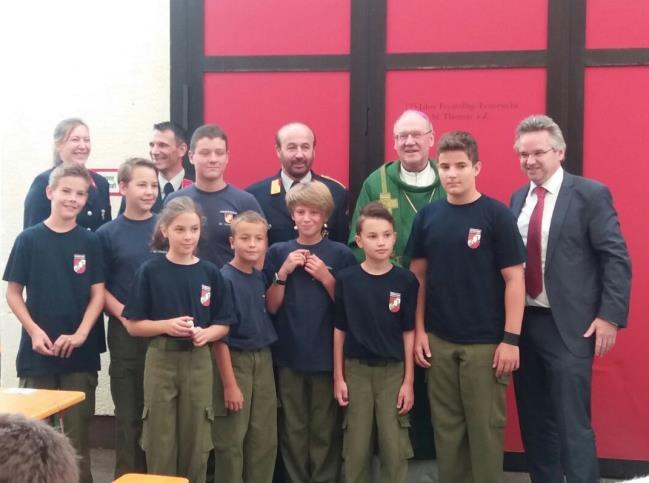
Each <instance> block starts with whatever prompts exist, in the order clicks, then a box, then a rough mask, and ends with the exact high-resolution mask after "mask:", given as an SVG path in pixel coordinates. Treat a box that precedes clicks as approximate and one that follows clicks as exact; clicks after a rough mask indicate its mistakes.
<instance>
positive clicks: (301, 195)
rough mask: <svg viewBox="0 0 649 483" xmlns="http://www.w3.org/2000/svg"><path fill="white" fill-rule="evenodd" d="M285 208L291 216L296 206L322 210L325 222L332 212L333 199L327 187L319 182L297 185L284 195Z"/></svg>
mask: <svg viewBox="0 0 649 483" xmlns="http://www.w3.org/2000/svg"><path fill="white" fill-rule="evenodd" d="M286 206H287V207H288V212H289V213H290V214H293V211H295V208H297V207H298V206H308V207H309V208H314V209H317V210H322V213H323V214H324V218H325V220H328V219H329V217H330V216H331V213H333V211H334V199H333V197H332V196H331V191H329V188H327V185H325V184H324V183H322V182H320V181H311V182H309V183H298V184H297V185H295V186H293V187H292V188H291V189H289V190H288V193H286Z"/></svg>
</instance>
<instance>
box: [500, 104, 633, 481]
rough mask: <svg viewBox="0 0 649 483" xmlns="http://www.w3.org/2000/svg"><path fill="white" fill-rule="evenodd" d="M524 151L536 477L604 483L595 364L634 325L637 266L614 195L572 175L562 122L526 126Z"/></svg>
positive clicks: (526, 361)
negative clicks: (631, 311) (595, 419)
mask: <svg viewBox="0 0 649 483" xmlns="http://www.w3.org/2000/svg"><path fill="white" fill-rule="evenodd" d="M514 148H515V150H516V151H517V153H518V157H519V159H520V162H521V168H522V169H523V171H524V172H525V174H527V176H528V178H529V179H530V184H528V185H526V186H524V187H523V188H521V189H520V190H518V191H516V192H515V193H514V194H513V195H512V198H511V207H512V210H513V211H514V214H515V215H516V216H517V217H518V227H519V230H520V233H521V236H522V237H523V240H524V241H525V244H526V246H527V264H526V268H525V284H526V291H527V296H526V308H525V315H524V319H523V329H522V333H521V339H520V354H521V359H520V369H519V370H518V372H516V373H515V374H514V381H515V389H516V401H517V404H518V412H519V417H520V428H521V435H522V437H523V445H524V447H525V452H526V456H527V465H528V470H529V472H530V476H531V478H532V481H533V482H539V483H554V482H563V481H564V475H565V477H566V480H567V482H568V483H572V482H588V483H594V482H597V481H598V478H599V470H598V464H597V453H596V449H595V435H594V432H593V429H592V426H591V421H590V407H591V402H590V397H591V378H592V363H593V357H594V355H597V356H603V355H604V354H606V353H607V352H609V351H610V350H611V349H612V348H613V345H614V344H615V338H616V335H617V330H618V328H621V327H624V326H626V324H627V315H628V307H629V293H630V285H631V263H630V260H629V256H628V253H627V248H626V243H625V242H624V239H623V238H622V233H621V231H620V225H619V222H618V218H617V213H616V211H615V208H614V207H613V201H612V198H611V193H610V192H609V190H608V188H607V187H606V186H604V185H603V184H601V183H599V182H597V181H593V180H589V179H586V178H582V177H580V176H574V175H571V174H569V173H567V172H565V171H564V170H563V168H562V167H561V162H562V161H563V159H564V156H565V149H566V144H565V141H564V139H563V134H562V133H561V129H560V128H559V126H558V125H557V124H556V123H555V122H554V121H553V120H552V119H550V118H549V117H547V116H544V115H534V116H530V117H528V118H526V119H524V120H523V121H522V122H521V123H520V124H519V125H518V127H517V129H516V141H515V144H514Z"/></svg>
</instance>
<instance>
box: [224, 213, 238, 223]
mask: <svg viewBox="0 0 649 483" xmlns="http://www.w3.org/2000/svg"><path fill="white" fill-rule="evenodd" d="M235 216H237V214H236V213H235V212H234V211H224V212H223V220H224V221H225V223H226V224H228V225H229V224H231V223H232V220H234V217H235Z"/></svg>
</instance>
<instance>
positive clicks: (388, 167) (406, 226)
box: [349, 160, 446, 268]
mask: <svg viewBox="0 0 649 483" xmlns="http://www.w3.org/2000/svg"><path fill="white" fill-rule="evenodd" d="M429 162H430V165H431V167H432V168H433V171H435V182H434V183H433V184H432V185H429V186H421V187H417V186H411V185H409V184H406V183H404V182H403V181H402V180H401V178H400V177H399V171H400V169H401V162H399V161H391V162H389V163H386V164H384V165H383V166H381V167H380V168H379V169H377V170H376V171H374V172H373V173H371V174H370V175H369V176H368V177H367V179H366V180H365V181H364V182H363V186H362V187H361V192H360V194H359V195H358V200H357V201H356V209H355V210H354V216H353V217H352V222H351V229H350V233H349V246H350V247H351V248H352V250H353V251H354V255H356V258H357V259H358V261H359V262H361V261H363V260H364V258H365V256H364V254H363V250H361V249H360V248H358V247H357V246H356V242H355V241H354V235H356V218H357V217H358V214H359V212H360V211H361V208H362V207H363V206H365V205H366V204H368V203H370V202H372V201H380V202H381V203H382V204H383V206H385V207H386V208H388V209H389V210H390V212H391V213H392V216H394V221H395V229H396V232H397V244H396V246H395V247H394V252H395V255H394V258H393V262H394V263H395V264H397V265H400V266H403V267H406V268H407V267H408V265H409V264H410V260H409V259H408V258H407V257H404V255H403V252H404V251H405V249H406V244H407V243H408V238H409V237H410V229H411V228H412V222H413V221H414V219H415V215H416V214H417V212H418V211H419V210H420V209H421V208H422V207H424V206H425V205H426V204H428V203H429V202H431V201H434V200H437V199H439V198H442V197H444V196H445V195H446V193H445V192H444V189H443V188H442V187H441V185H440V183H439V175H438V174H437V168H436V166H435V163H434V162H433V161H432V160H429Z"/></svg>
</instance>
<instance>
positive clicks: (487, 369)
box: [427, 333, 509, 483]
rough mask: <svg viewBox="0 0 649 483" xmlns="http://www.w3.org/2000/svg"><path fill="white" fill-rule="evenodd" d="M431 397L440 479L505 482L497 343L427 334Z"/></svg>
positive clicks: (504, 380)
mask: <svg viewBox="0 0 649 483" xmlns="http://www.w3.org/2000/svg"><path fill="white" fill-rule="evenodd" d="M428 342H429V344H430V352H431V354H432V357H431V360H430V364H431V367H430V369H428V380H427V383H428V397H429V399H430V411H431V415H432V418H433V428H434V429H435V446H436V448H437V464H438V468H439V481H440V483H465V482H466V483H499V482H502V481H503V478H504V475H503V433H504V427H505V419H506V401H505V395H506V390H507V384H508V382H509V376H501V377H499V378H496V375H495V370H494V369H493V367H492V365H493V357H494V352H495V351H496V347H497V345H496V344H453V343H451V342H447V341H445V340H442V339H440V338H439V337H436V336H435V335H433V334H431V333H429V334H428Z"/></svg>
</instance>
